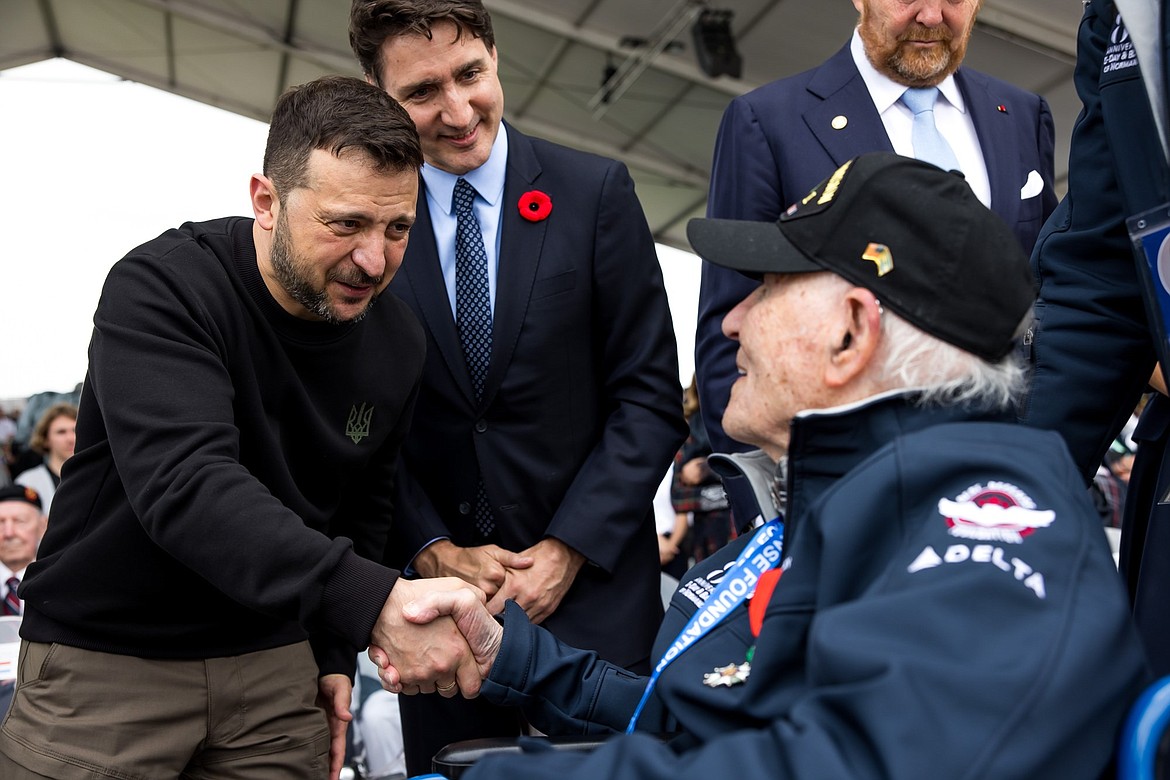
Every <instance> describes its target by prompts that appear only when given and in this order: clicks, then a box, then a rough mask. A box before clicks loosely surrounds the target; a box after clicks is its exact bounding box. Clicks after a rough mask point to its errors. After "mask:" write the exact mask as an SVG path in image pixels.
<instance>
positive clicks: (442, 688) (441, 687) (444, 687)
mask: <svg viewBox="0 0 1170 780" xmlns="http://www.w3.org/2000/svg"><path fill="white" fill-rule="evenodd" d="M455 685H456V684H455V683H454V682H452V683H451V684H450V685H439V684H438V683H435V690H437V691H441V692H443V693H446V692H447V691H450V690H454V689H455Z"/></svg>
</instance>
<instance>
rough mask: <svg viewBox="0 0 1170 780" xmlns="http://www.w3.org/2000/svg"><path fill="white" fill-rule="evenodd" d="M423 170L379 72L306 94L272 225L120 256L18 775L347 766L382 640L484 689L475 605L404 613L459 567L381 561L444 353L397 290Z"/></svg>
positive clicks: (9, 728)
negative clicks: (365, 654)
mask: <svg viewBox="0 0 1170 780" xmlns="http://www.w3.org/2000/svg"><path fill="white" fill-rule="evenodd" d="M421 164H422V156H421V152H420V150H419V142H418V136H417V133H416V132H415V129H414V126H413V124H412V123H411V121H410V118H409V116H408V115H407V114H406V112H405V111H403V110H402V108H401V107H400V106H398V104H397V103H395V102H394V101H393V100H391V99H390V98H388V97H387V96H386V95H385V93H384V92H383V91H382V90H380V89H377V88H375V87H372V86H369V85H367V84H365V83H364V82H362V81H360V80H357V79H351V78H343V77H328V78H324V79H319V80H317V81H315V82H311V83H309V84H305V85H303V86H301V87H294V88H292V89H290V90H289V91H288V92H286V93H285V94H284V95H283V96H282V97H281V98H280V100H279V102H278V103H277V106H276V109H275V112H274V114H273V118H272V123H271V127H270V130H269V136H268V146H267V149H266V151H265V156H264V174H263V175H260V174H257V175H254V176H252V179H251V184H250V192H251V200H252V205H253V210H254V212H255V219H254V220H253V219H246V218H242V217H233V218H226V219H219V220H213V221H210V222H203V223H187V224H185V225H183V226H182V227H180V228H178V229H175V230H169V231H167V232H166V233H163V234H162V235H161V236H159V237H158V238H156V239H154V240H153V241H150V242H148V243H146V244H144V245H143V246H141V247H139V248H137V249H135V250H133V251H132V252H131V253H130V254H128V255H127V256H126V257H125V258H123V259H122V260H121V261H120V262H118V263H117V264H116V265H115V266H114V268H113V269H112V270H111V272H110V274H109V277H108V279H107V281H106V284H105V288H104V290H103V292H102V296H101V300H100V302H99V303H98V307H97V311H96V313H95V315H94V331H93V336H92V341H91V343H90V352H89V370H88V374H87V376H86V380H85V385H84V389H83V392H82V401H81V406H80V408H81V412H80V415H79V419H78V428H77V454H76V456H75V457H74V458H73V459H72V460H71V461H70V462H69V466H68V467H67V468H66V469H65V472H64V474H63V481H62V484H61V488H60V490H59V492H58V493H57V495H56V498H55V502H54V507H53V523H52V525H51V527H50V528H49V530H48V532H47V534H46V536H45V538H44V541H43V543H42V546H41V549H40V553H39V556H38V561H37V562H36V563H35V564H34V565H32V566H30V567H29V569H28V573H27V576H26V578H25V580H24V582H23V584H22V586H21V588H20V596H21V598H22V599H23V600H24V604H25V616H24V623H23V627H22V632H21V633H22V637H23V639H24V642H23V644H22V647H21V655H20V668H19V679H18V684H17V690H16V693H15V696H14V701H13V706H12V711H11V715H10V717H9V718H8V719H7V720H6V721H5V723H4V726H3V729H2V731H0V752H2V754H3V755H0V776H3V777H49V778H54V779H55V780H68V779H69V778H81V777H87V778H88V777H97V776H102V777H105V776H109V777H151V778H154V777H159V778H161V777H179V776H182V777H210V776H216V777H220V776H231V777H239V778H253V777H254V778H273V777H280V778H299V777H304V778H310V777H311V778H321V777H324V776H326V773H329V776H331V777H335V776H336V775H337V773H338V771H339V769H340V764H341V757H342V753H343V750H344V735H345V728H346V723H347V721H348V720H349V719H350V714H349V711H348V707H349V699H350V691H351V681H350V678H351V676H352V674H353V668H354V660H355V658H356V655H357V653H358V652H359V651H360V650H361V649H362V648H364V647H366V646H367V645H368V644H369V643H370V642H371V641H372V642H375V643H377V644H379V646H381V645H382V642H387V643H389V644H390V646H391V647H392V648H393V649H392V650H391V652H392V653H397V654H398V655H399V656H400V658H401V661H402V663H404V664H406V665H407V666H408V667H409V668H411V670H412V673H413V675H414V678H413V679H414V681H415V683H416V684H417V685H418V686H419V688H420V690H423V691H428V690H434V689H436V688H437V689H440V690H441V691H444V692H448V693H447V695H453V694H454V692H455V690H456V687H455V683H456V682H457V681H458V683H459V685H460V687H461V689H462V690H463V691H464V692H465V693H469V694H472V695H473V694H474V692H475V691H476V690H477V689H478V685H477V684H476V680H477V679H478V673H477V671H476V669H475V667H474V659H473V658H471V657H470V656H469V653H468V650H467V647H466V644H465V643H464V642H463V641H462V638H461V637H460V635H459V634H458V632H457V630H456V629H455V627H454V625H453V624H452V623H450V622H448V623H447V624H446V625H443V626H439V627H438V629H437V630H434V631H425V630H421V629H418V628H417V627H413V626H410V625H408V624H405V623H404V622H403V621H402V617H401V616H402V608H403V606H404V605H405V604H407V603H408V602H409V601H411V600H412V599H413V598H414V597H415V596H416V595H417V594H418V593H419V592H420V591H422V590H424V589H431V588H435V587H438V588H443V587H448V586H450V584H451V583H445V582H444V581H442V580H430V581H427V583H425V584H422V583H415V582H407V581H405V580H399V579H398V572H395V571H392V570H390V569H387V568H384V567H383V566H381V565H379V564H378V563H375V562H374V560H380V558H381V555H382V551H383V548H384V545H385V539H386V535H387V533H388V529H389V525H390V522H391V517H392V514H393V507H392V506H391V502H390V498H389V497H390V495H391V485H392V480H393V478H394V472H395V464H396V459H397V456H398V452H399V448H400V445H401V443H402V440H403V437H404V436H405V435H406V431H407V427H408V424H409V421H410V414H411V410H412V408H413V405H414V401H415V398H416V395H417V391H418V387H419V378H420V372H421V369H422V364H423V356H424V341H423V334H422V330H421V328H420V326H419V324H418V322H417V321H416V319H415V318H414V316H413V315H412V314H411V313H410V311H409V310H408V309H407V308H406V307H405V306H404V305H403V304H402V303H401V302H400V301H399V300H398V299H397V298H395V297H394V296H393V295H380V293H382V292H383V290H384V289H385V287H386V285H387V284H388V283H389V282H390V279H391V277H392V276H393V275H394V273H395V271H396V270H397V269H398V266H399V264H400V263H401V261H402V256H403V252H404V251H405V248H406V243H407V236H408V233H409V230H410V226H411V224H412V222H413V221H414V218H415V211H414V209H415V200H416V197H417V187H418V184H417V182H418V169H419V167H420V165H421ZM162 194H163V193H160V195H162ZM454 584H458V583H457V581H456V583H454Z"/></svg>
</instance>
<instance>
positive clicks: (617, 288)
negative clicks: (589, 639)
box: [547, 163, 686, 571]
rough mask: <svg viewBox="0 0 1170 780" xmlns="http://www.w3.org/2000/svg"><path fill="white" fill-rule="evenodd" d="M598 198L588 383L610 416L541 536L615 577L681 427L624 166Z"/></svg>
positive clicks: (650, 254)
mask: <svg viewBox="0 0 1170 780" xmlns="http://www.w3.org/2000/svg"><path fill="white" fill-rule="evenodd" d="M597 197H598V217H597V225H596V232H595V241H594V256H593V261H592V262H593V269H594V270H593V285H594V290H593V294H592V299H593V301H594V302H595V303H594V307H595V310H594V312H593V317H592V319H593V322H595V323H597V327H595V328H594V333H593V340H594V350H595V352H596V354H597V355H598V356H599V359H598V363H599V367H600V369H599V371H600V375H599V376H596V377H594V381H595V382H597V383H598V385H599V386H600V387H602V388H603V390H602V395H603V403H604V404H605V408H606V410H607V412H608V414H607V417H606V418H605V422H604V426H603V429H602V431H601V435H600V437H599V438H598V441H597V443H596V444H595V445H594V447H593V449H592V451H590V452H589V454H588V455H587V456H586V458H585V461H584V463H583V464H582V465H581V467H580V469H578V471H577V474H576V476H575V477H574V478H573V482H572V483H571V484H570V485H569V489H568V490H567V491H566V493H565V496H564V498H563V499H562V500H561V503H560V505H559V506H558V507H557V510H556V512H555V513H554V515H553V517H552V519H551V520H550V522H549V525H548V531H547V533H548V535H549V536H552V537H555V538H557V539H560V540H561V541H563V542H565V543H566V544H567V545H569V546H570V547H572V548H573V549H574V550H577V551H578V552H580V553H582V554H583V555H584V556H585V557H586V558H588V559H589V560H590V561H592V562H593V563H595V564H597V565H598V566H600V567H601V568H602V569H605V570H606V571H613V569H614V567H615V566H616V565H617V563H618V560H619V559H620V558H621V556H622V555H623V554H624V552H625V550H626V549H627V547H628V541H629V540H630V539H632V538H633V537H634V535H635V534H636V533H637V532H638V530H639V529H641V528H643V522H644V520H645V518H646V516H647V513H648V512H649V508H650V506H651V502H652V501H653V498H654V492H655V491H656V490H657V488H658V484H659V483H660V482H661V481H662V475H663V474H664V473H666V469H667V467H668V466H669V465H670V463H671V461H672V459H673V458H674V455H675V453H676V452H677V451H678V447H679V445H680V444H682V441H683V438H684V437H685V436H686V423H685V421H684V420H683V416H682V388H681V387H680V385H679V376H678V347H677V345H676V343H675V340H674V325H673V323H672V322H671V318H670V307H669V305H668V303H667V299H666V288H665V287H664V286H663V282H662V269H661V267H660V266H659V265H658V256H657V254H656V253H655V250H654V240H653V238H652V237H651V235H650V229H649V227H648V226H647V224H646V217H645V216H644V215H643V213H642V205H641V204H640V203H639V202H638V198H637V196H636V195H635V194H634V183H633V181H632V180H631V179H630V175H629V173H628V171H627V170H626V167H625V166H624V165H621V164H620V163H611V164H610V166H609V169H608V170H607V172H606V175H605V178H604V182H603V184H602V186H601V189H600V191H599V192H598V195H597ZM585 518H588V520H589V521H588V522H582V520H583V519H585Z"/></svg>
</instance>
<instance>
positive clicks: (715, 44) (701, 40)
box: [691, 8, 743, 79]
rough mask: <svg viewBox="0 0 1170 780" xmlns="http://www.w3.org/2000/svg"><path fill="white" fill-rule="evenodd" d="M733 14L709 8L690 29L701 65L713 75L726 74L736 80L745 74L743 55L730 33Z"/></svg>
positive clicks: (712, 76)
mask: <svg viewBox="0 0 1170 780" xmlns="http://www.w3.org/2000/svg"><path fill="white" fill-rule="evenodd" d="M733 15H734V13H733V12H732V11H716V10H713V9H710V8H708V9H706V10H704V11H703V12H702V13H701V14H699V18H698V19H696V20H695V25H694V27H692V28H691V34H692V35H694V38H695V57H696V58H697V59H698V60H699V68H700V69H702V71H703V72H704V73H706V74H707V75H708V76H710V77H711V78H715V77H716V76H724V75H727V76H731V77H732V78H735V79H737V78H739V77H740V74H742V73H743V58H742V57H740V56H739V52H738V51H736V49H735V38H734V36H732V34H731V17H732V16H733Z"/></svg>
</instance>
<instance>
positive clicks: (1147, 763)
mask: <svg viewBox="0 0 1170 780" xmlns="http://www.w3.org/2000/svg"><path fill="white" fill-rule="evenodd" d="M1167 725H1170V676H1167V677H1163V678H1162V679H1160V680H1158V681H1157V682H1154V683H1152V684H1151V685H1150V686H1149V687H1147V688H1146V689H1145V690H1144V691H1142V695H1141V696H1139V697H1138V699H1137V701H1136V702H1134V704H1133V706H1132V707H1130V710H1129V717H1128V718H1126V721H1125V728H1124V729H1123V730H1122V733H1121V743H1120V745H1119V746H1118V767H1117V778H1118V780H1154V764H1155V762H1156V760H1157V757H1158V745H1159V743H1160V742H1161V740H1162V737H1163V736H1164V735H1165V733H1166V727H1167Z"/></svg>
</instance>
